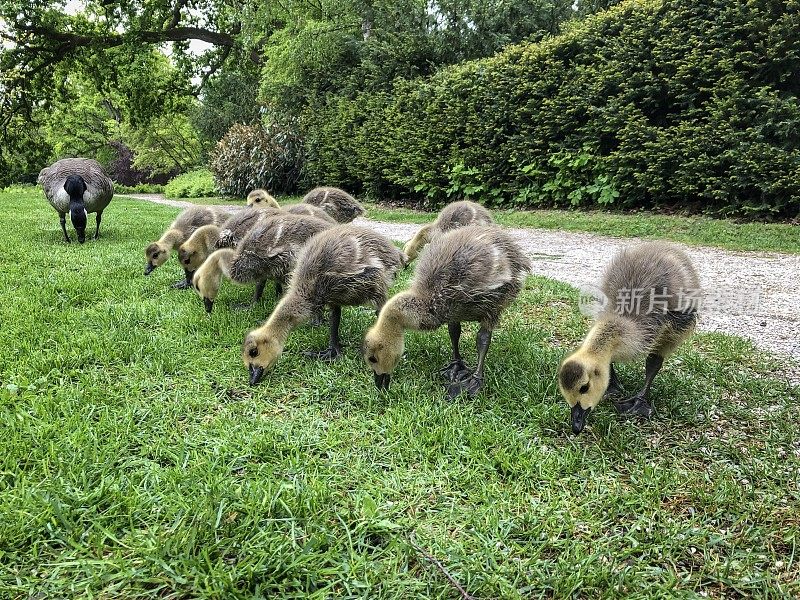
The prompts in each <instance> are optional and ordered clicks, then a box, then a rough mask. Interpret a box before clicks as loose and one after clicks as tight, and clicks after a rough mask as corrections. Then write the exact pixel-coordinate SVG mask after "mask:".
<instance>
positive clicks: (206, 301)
mask: <svg viewBox="0 0 800 600" xmlns="http://www.w3.org/2000/svg"><path fill="white" fill-rule="evenodd" d="M203 304H205V307H206V312H207V313H208V314H209V315H210V314H211V311H212V310H213V309H214V301H213V300H211V299H209V298H203Z"/></svg>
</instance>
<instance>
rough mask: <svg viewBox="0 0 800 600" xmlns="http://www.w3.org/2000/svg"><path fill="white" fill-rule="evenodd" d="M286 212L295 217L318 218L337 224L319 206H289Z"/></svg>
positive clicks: (302, 204)
mask: <svg viewBox="0 0 800 600" xmlns="http://www.w3.org/2000/svg"><path fill="white" fill-rule="evenodd" d="M284 210H285V211H286V212H287V213H291V214H293V215H307V216H309V217H316V218H318V219H322V220H323V221H328V222H329V223H333V224H334V225H335V224H336V223H337V221H336V219H334V218H333V217H332V216H330V215H329V214H328V213H326V212H325V211H324V210H322V209H321V208H320V207H319V206H314V205H313V204H306V203H304V202H300V203H298V204H292V205H291V206H287V207H286V208H285V209H284Z"/></svg>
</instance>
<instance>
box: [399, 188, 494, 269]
mask: <svg viewBox="0 0 800 600" xmlns="http://www.w3.org/2000/svg"><path fill="white" fill-rule="evenodd" d="M469 225H494V219H493V218H492V213H490V212H489V211H488V210H486V209H485V208H484V207H483V206H481V205H480V204H478V203H476V202H471V201H469V200H461V201H459V202H452V203H451V204H448V205H447V206H445V207H444V208H443V209H442V210H441V212H440V213H439V216H437V217H436V220H435V221H434V222H433V223H430V224H429V225H424V226H423V227H422V228H420V230H419V231H418V232H417V234H416V235H415V236H414V237H413V238H411V239H410V240H409V241H408V243H407V244H406V245H405V247H404V248H403V252H405V253H406V256H408V261H409V262H411V261H413V260H415V259H416V258H417V256H419V253H420V252H421V251H422V249H423V248H424V247H425V245H426V244H428V243H430V242H432V241H433V240H435V239H436V238H438V237H440V236H441V235H443V234H445V233H447V232H448V231H452V230H453V229H458V228H459V227H467V226H469Z"/></svg>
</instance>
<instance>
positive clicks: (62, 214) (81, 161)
mask: <svg viewBox="0 0 800 600" xmlns="http://www.w3.org/2000/svg"><path fill="white" fill-rule="evenodd" d="M37 181H38V183H40V184H41V185H42V187H43V188H44V195H45V197H46V198H47V201H48V202H49V203H50V206H52V207H53V208H54V209H55V210H56V212H57V213H58V217H59V221H60V222H61V231H63V232H64V241H65V242H69V241H70V239H69V235H68V234H67V225H66V222H67V213H69V217H70V220H71V221H72V226H73V227H75V233H76V234H77V236H78V242H80V243H81V244H82V243H83V242H84V241H86V221H87V220H88V218H89V213H96V217H95V223H96V227H95V231H94V239H97V238H98V237H100V221H101V219H102V218H103V211H104V210H105V208H106V207H107V206H108V205H109V203H110V202H111V199H112V198H113V197H114V182H112V181H111V179H109V178H108V176H106V174H105V171H104V170H103V167H102V166H100V163H98V162H97V161H96V160H92V159H91V158H64V159H62V160H59V161H57V162H55V163H53V164H52V165H50V166H49V167H45V168H44V169H42V170H41V171H39V178H38V180H37Z"/></svg>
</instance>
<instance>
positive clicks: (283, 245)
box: [192, 212, 332, 313]
mask: <svg viewBox="0 0 800 600" xmlns="http://www.w3.org/2000/svg"><path fill="white" fill-rule="evenodd" d="M331 226H332V225H331V224H330V223H328V222H326V221H322V220H320V219H315V218H314V217H304V216H300V215H292V214H287V213H283V212H281V213H279V214H277V215H272V216H265V217H263V218H262V219H261V220H259V221H258V222H257V223H256V225H254V226H253V228H252V229H251V230H250V231H249V232H248V233H247V235H245V237H244V238H243V239H242V241H241V242H239V244H238V245H237V247H236V249H235V250H234V249H232V248H222V249H220V250H216V251H215V252H213V253H212V254H211V255H210V256H209V257H208V258H207V259H206V261H205V262H204V263H203V264H202V265H201V266H200V268H199V269H198V270H197V272H196V273H195V276H194V279H193V282H192V283H193V285H194V288H195V290H196V291H197V293H198V294H199V295H200V297H201V298H202V299H203V304H204V305H205V308H206V312H208V313H210V312H211V311H212V310H213V308H214V300H215V299H216V297H217V294H218V293H219V286H220V280H221V279H222V275H225V276H226V277H228V279H230V280H231V281H232V282H234V283H238V284H247V283H256V292H255V296H254V298H253V303H256V302H258V301H259V300H260V299H261V295H262V294H263V293H264V287H265V285H266V282H267V281H268V280H273V281H275V292H276V295H280V294H281V292H282V289H283V285H284V284H285V282H286V280H287V278H288V277H289V275H290V274H291V272H292V269H294V265H295V260H296V257H297V254H298V252H299V251H300V248H301V247H302V246H303V245H304V244H305V243H306V242H307V241H308V240H309V239H310V238H311V237H313V236H314V235H316V234H317V233H319V232H320V231H323V230H325V229H328V228H329V227H331Z"/></svg>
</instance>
